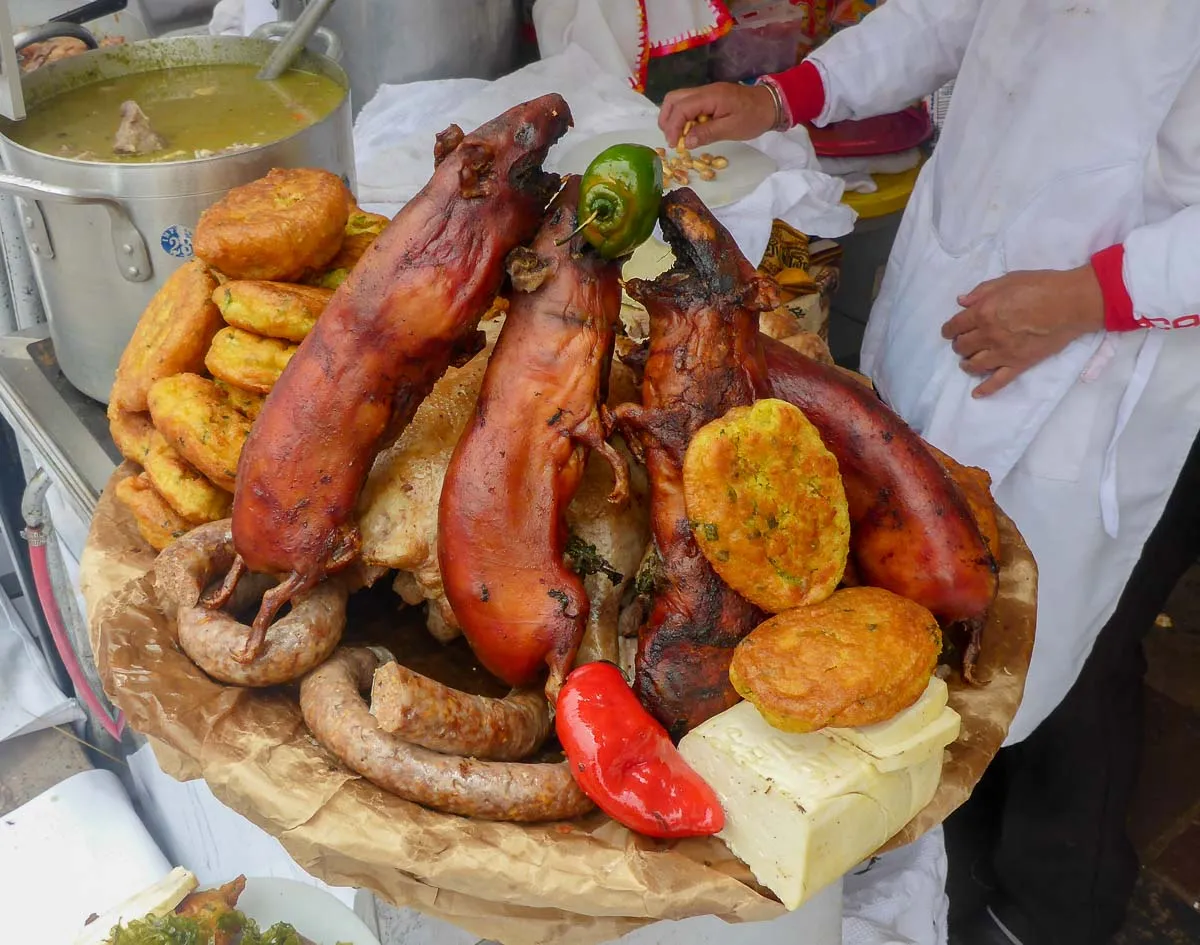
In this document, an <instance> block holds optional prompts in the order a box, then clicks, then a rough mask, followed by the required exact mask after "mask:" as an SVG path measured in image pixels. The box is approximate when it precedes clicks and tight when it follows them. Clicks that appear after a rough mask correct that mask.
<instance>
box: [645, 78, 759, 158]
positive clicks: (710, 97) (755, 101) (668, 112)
mask: <svg viewBox="0 0 1200 945" xmlns="http://www.w3.org/2000/svg"><path fill="white" fill-rule="evenodd" d="M702 116H707V121H705V122H704V123H703V124H700V121H701V118H702ZM775 118H776V115H775V97H774V96H773V95H772V94H771V91H770V89H768V88H766V87H765V86H761V85H738V84H737V83H734V82H716V83H713V84H712V85H702V86H700V87H699V88H695V89H677V90H676V91H674V92H668V93H667V97H666V98H665V99H664V100H663V104H662V108H661V109H660V110H659V113H658V127H659V128H661V129H662V131H663V134H664V135H666V137H667V146H668V147H672V148H673V147H675V146H676V145H677V144H678V143H679V137H680V135H682V134H683V129H684V126H685V125H686V124H687V123H688V122H689V121H691V122H695V124H694V125H693V126H692V128H691V130H690V131H689V132H688V135H687V139H686V140H685V141H684V146H685V147H687V148H689V149H691V148H700V147H703V146H704V145H706V144H712V143H713V142H714V141H749V140H750V139H752V138H757V137H758V136H759V135H762V134H766V133H767V132H768V131H770V130H771V129H772V128H773V127H774V126H775Z"/></svg>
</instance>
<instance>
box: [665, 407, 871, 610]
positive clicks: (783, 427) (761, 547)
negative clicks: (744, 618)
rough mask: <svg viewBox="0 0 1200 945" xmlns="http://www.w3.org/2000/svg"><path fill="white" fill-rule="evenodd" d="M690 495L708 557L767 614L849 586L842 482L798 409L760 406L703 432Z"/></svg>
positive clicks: (692, 517)
mask: <svg viewBox="0 0 1200 945" xmlns="http://www.w3.org/2000/svg"><path fill="white" fill-rule="evenodd" d="M683 490H684V497H685V499H686V501H687V512H688V519H689V521H690V522H691V523H692V531H693V534H694V536H695V539H696V544H697V545H698V546H699V547H700V550H701V552H702V553H703V554H704V557H705V558H707V559H708V561H709V563H710V564H711V565H712V567H713V570H714V571H716V572H717V574H718V575H719V576H720V577H721V579H722V580H723V581H724V582H725V583H726V584H728V585H729V586H730V587H731V588H733V589H734V590H735V591H737V592H738V593H739V594H741V595H742V596H743V597H745V598H746V599H747V600H749V601H750V602H751V603H753V604H756V605H757V606H759V607H761V608H762V609H763V610H766V611H768V612H770V613H780V612H781V611H784V610H790V609H791V608H793V607H801V606H803V605H805V604H813V603H817V602H818V601H822V600H824V599H825V598H827V597H828V596H829V595H830V594H832V593H833V591H834V589H835V588H836V587H837V586H838V583H839V582H840V581H841V579H842V572H843V571H844V569H845V567H846V557H847V555H848V554H849V550H850V516H849V512H848V510H847V506H846V494H845V491H844V489H843V487H842V477H841V475H840V474H839V472H838V465H837V460H836V459H835V458H834V456H833V454H832V453H830V452H829V450H827V449H826V448H825V444H824V443H822V442H821V437H820V435H819V434H818V433H817V430H816V428H815V427H814V426H813V425H812V424H811V423H809V422H808V419H807V418H806V417H805V416H804V414H803V413H802V412H801V411H800V410H799V409H798V408H796V407H793V406H792V405H791V404H789V403H786V402H784V401H782V400H760V401H758V402H757V403H754V404H752V405H750V406H748V407H734V408H733V409H732V410H730V411H729V412H728V413H726V414H725V416H723V417H721V418H720V419H718V420H714V421H713V422H712V423H708V424H706V425H705V426H703V427H701V428H700V429H699V430H698V431H696V434H695V436H693V437H692V441H691V443H690V444H688V449H687V453H686V454H685V456H684V461H683Z"/></svg>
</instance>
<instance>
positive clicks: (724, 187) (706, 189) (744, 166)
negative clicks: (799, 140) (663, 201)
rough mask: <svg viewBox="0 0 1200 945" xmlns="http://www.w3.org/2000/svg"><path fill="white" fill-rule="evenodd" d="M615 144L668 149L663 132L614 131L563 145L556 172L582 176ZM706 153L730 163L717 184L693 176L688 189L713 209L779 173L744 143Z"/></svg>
mask: <svg viewBox="0 0 1200 945" xmlns="http://www.w3.org/2000/svg"><path fill="white" fill-rule="evenodd" d="M614 144H644V145H647V146H649V147H651V148H661V147H665V146H666V145H665V142H664V141H663V135H662V132H661V131H659V130H658V129H657V128H630V129H628V130H626V131H610V132H607V133H606V134H602V135H594V136H593V137H591V138H580V139H579V141H570V140H569V139H568V140H567V141H566V142H564V144H563V150H562V153H561V155H560V156H559V157H558V159H557V161H555V165H556V167H555V170H557V171H558V172H559V173H560V174H582V173H583V172H584V171H586V170H587V166H588V165H589V164H591V163H592V159H593V158H595V157H596V155H597V154H599V153H600V152H601V151H603V150H604V149H605V148H610V147H612V146H613V145H614ZM672 152H673V149H668V153H672ZM705 152H707V153H708V154H712V155H714V156H719V157H723V158H726V159H727V160H728V161H729V166H728V167H726V168H725V169H723V170H720V171H718V172H717V177H716V179H715V180H701V179H700V178H699V176H698V175H696V174H692V180H691V183H690V184H689V185H688V186H689V187H691V188H692V190H694V191H695V192H696V195H697V196H698V197H699V198H700V199H701V200H703V201H704V203H705V204H706V205H707V206H708V207H709V209H716V208H717V207H724V206H726V205H727V204H731V203H734V202H736V201H738V200H741V199H742V198H743V197H745V196H746V195H748V194H751V193H753V192H754V190H755V188H757V187H758V185H759V184H761V183H762V182H763V181H764V180H766V179H767V178H768V177H770V176H771V175H772V174H774V173H775V171H777V170H778V169H779V165H778V164H776V163H775V161H774V160H772V159H771V158H769V157H768V156H767V155H765V154H763V153H762V152H761V151H759V150H758V149H757V148H752V147H750V145H748V144H743V143H742V142H740V141H722V142H721V143H719V144H710V145H705V146H704V147H703V148H697V149H696V153H701V154H702V153H705Z"/></svg>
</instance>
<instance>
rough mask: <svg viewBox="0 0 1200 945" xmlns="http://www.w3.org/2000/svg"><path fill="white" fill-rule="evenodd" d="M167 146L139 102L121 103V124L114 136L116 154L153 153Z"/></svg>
mask: <svg viewBox="0 0 1200 945" xmlns="http://www.w3.org/2000/svg"><path fill="white" fill-rule="evenodd" d="M166 146H167V144H166V142H165V141H163V139H162V136H161V135H159V134H158V133H157V132H156V131H155V130H154V129H153V128H151V127H150V119H149V118H147V117H146V113H145V112H144V111H142V109H141V107H140V106H139V105H138V103H137V102H134V101H128V102H123V103H122V104H121V124H120V125H119V126H118V127H117V133H116V134H115V135H114V136H113V153H114V154H153V153H154V152H155V151H161V150H162V149H163V148H165V147H166Z"/></svg>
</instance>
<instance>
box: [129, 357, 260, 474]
mask: <svg viewBox="0 0 1200 945" xmlns="http://www.w3.org/2000/svg"><path fill="white" fill-rule="evenodd" d="M150 415H151V416H152V417H153V418H154V425H155V426H156V427H157V428H158V429H159V431H161V433H162V435H163V436H164V437H165V438H166V442H167V443H169V444H170V445H171V446H172V447H173V448H174V449H175V450H177V451H178V452H179V454H180V455H181V456H182V457H183V458H184V459H186V460H187V461H188V462H189V463H191V464H192V465H193V466H194V467H196V469H197V470H199V471H200V472H201V473H203V474H204V475H205V476H207V477H208V479H209V480H211V481H212V482H213V483H214V484H215V485H216V486H218V487H220V488H221V489H224V490H226V491H228V492H232V491H233V488H234V483H235V477H236V476H237V466H238V459H239V458H240V457H241V455H242V447H243V446H245V444H246V437H248V436H249V435H250V427H251V425H252V421H251V420H250V419H249V418H248V417H247V416H246V415H245V414H243V413H242V412H241V411H240V410H238V409H237V408H236V407H235V405H234V403H233V401H232V400H231V399H230V397H229V396H228V394H226V392H225V391H224V390H222V389H221V388H220V387H218V386H217V385H216V384H215V383H214V382H213V381H210V380H209V379H208V378H205V377H199V376H198V375H195V374H176V375H175V376H174V377H166V378H163V379H162V380H161V381H159V382H158V383H157V384H155V385H154V386H153V387H152V388H151V389H150Z"/></svg>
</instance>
